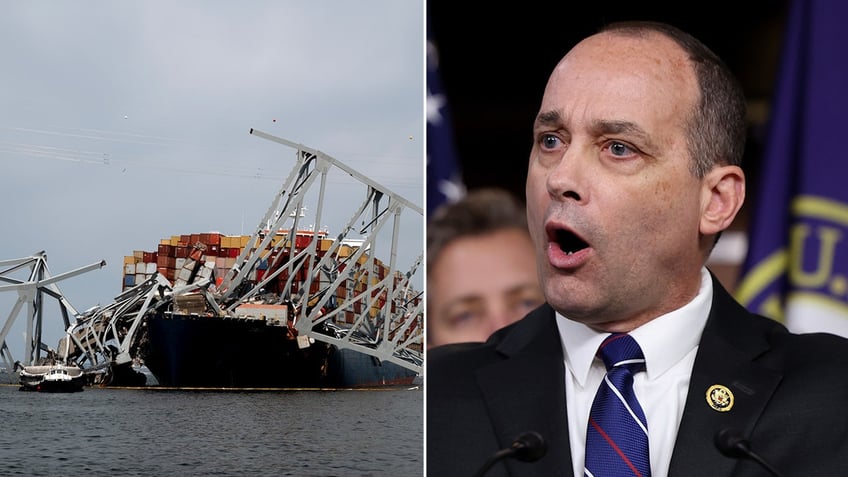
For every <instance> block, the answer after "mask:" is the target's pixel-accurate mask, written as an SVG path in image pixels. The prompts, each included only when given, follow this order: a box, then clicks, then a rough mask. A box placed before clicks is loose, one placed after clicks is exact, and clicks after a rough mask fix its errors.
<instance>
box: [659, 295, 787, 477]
mask: <svg viewBox="0 0 848 477" xmlns="http://www.w3.org/2000/svg"><path fill="white" fill-rule="evenodd" d="M713 290H714V292H713V293H714V296H713V306H712V309H711V311H710V317H709V319H708V321H707V324H706V326H705V328H704V333H703V336H702V337H701V341H700V345H699V348H698V354H697V357H696V358H695V364H694V368H693V372H692V379H691V381H690V383H689V394H688V396H687V398H686V407H685V409H684V412H683V420H682V421H681V423H680V429H679V431H678V433H677V441H676V444H675V447H674V452H673V454H672V459H671V467H670V471H669V472H670V475H685V476H692V477H698V476H705V477H706V476H714V475H730V473H731V471H732V469H733V467H734V466H735V464H736V461H735V460H733V459H730V458H727V457H725V456H723V455H722V454H721V453H720V452H719V451H718V450H717V449H716V447H715V444H714V436H715V434H716V433H717V432H718V431H719V430H721V429H724V428H735V429H737V430H739V431H741V432H743V434H745V435H749V434H750V431H751V430H752V429H753V427H754V425H755V424H756V422H757V419H759V417H760V415H761V414H762V412H763V409H764V408H765V406H766V404H767V402H768V400H769V399H770V398H771V396H772V394H773V393H774V390H775V388H776V387H777V384H778V383H779V382H780V379H781V374H779V373H777V372H775V371H774V370H771V369H767V368H763V367H762V366H760V365H758V364H757V363H756V362H755V359H756V358H757V357H758V356H760V355H761V354H763V353H765V352H767V351H768V348H769V347H768V344H767V342H766V340H765V337H764V335H763V333H762V332H761V331H759V330H757V329H756V328H755V325H754V324H753V323H752V320H749V319H747V317H746V315H747V314H748V312H747V311H746V310H745V309H744V308H742V307H741V306H740V305H739V304H738V303H736V302H735V301H734V300H733V299H732V298H731V297H730V295H728V293H727V292H726V291H725V290H724V289H723V288H722V287H721V285H720V284H719V283H718V282H717V281H716V280H715V279H714V280H713ZM714 385H718V386H721V387H723V388H724V389H729V390H730V392H731V393H732V394H733V400H732V401H731V402H730V405H729V406H727V407H726V410H725V411H717V410H715V409H713V408H712V407H711V405H710V402H711V401H712V399H710V398H709V397H708V395H707V392H708V389H710V387H711V386H714Z"/></svg>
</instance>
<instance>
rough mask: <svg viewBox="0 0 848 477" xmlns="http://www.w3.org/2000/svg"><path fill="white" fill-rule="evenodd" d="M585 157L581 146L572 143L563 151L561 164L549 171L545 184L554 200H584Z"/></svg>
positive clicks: (558, 163)
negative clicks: (580, 149)
mask: <svg viewBox="0 0 848 477" xmlns="http://www.w3.org/2000/svg"><path fill="white" fill-rule="evenodd" d="M584 155H585V152H583V153H581V152H580V151H579V146H578V145H577V144H575V143H572V144H571V146H570V147H568V148H567V149H566V150H565V151H563V153H562V157H561V158H560V160H559V162H557V163H556V165H554V166H553V167H552V168H551V169H550V170H549V171H548V176H547V180H546V182H545V184H546V186H547V189H548V194H549V195H550V196H551V198H552V199H553V200H568V199H570V200H574V201H577V202H580V201H581V200H582V199H583V197H582V194H583V192H582V190H581V189H582V188H581V184H582V181H583V178H584V175H585V171H584V170H583V169H584V166H583V161H584V159H585V158H584Z"/></svg>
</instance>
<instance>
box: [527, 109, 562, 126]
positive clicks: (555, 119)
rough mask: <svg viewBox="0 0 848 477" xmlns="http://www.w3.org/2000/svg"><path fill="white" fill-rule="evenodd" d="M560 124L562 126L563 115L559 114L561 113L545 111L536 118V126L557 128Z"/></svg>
mask: <svg viewBox="0 0 848 477" xmlns="http://www.w3.org/2000/svg"><path fill="white" fill-rule="evenodd" d="M560 124H562V115H560V114H559V111H544V112H540V113H539V115H538V116H536V123H535V124H534V126H557V125H560Z"/></svg>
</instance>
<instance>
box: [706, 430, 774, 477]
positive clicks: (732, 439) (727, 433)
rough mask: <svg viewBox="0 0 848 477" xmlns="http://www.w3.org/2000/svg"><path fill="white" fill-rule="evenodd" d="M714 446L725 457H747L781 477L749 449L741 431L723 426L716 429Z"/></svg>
mask: <svg viewBox="0 0 848 477" xmlns="http://www.w3.org/2000/svg"><path fill="white" fill-rule="evenodd" d="M714 441H715V446H716V447H717V448H718V450H719V451H721V453H722V454H724V455H725V456H726V457H730V458H733V459H744V458H748V459H751V460H753V461H755V462H756V463H758V464H760V465H761V466H762V467H763V468H764V469H766V470H767V471H769V473H771V475H773V476H774V477H781V475H780V473H779V472H778V471H776V470H775V469H774V467H772V466H771V465H769V463H768V462H766V461H765V459H763V458H762V457H760V456H759V455H758V454H756V453H755V452H754V451H752V450H751V445H750V443H749V442H748V439H745V438H744V437H743V436H742V433H741V432H739V431H738V430H736V429H733V428H729V427H728V428H725V429H722V430H720V431H718V432H717V433H716V435H715V439H714Z"/></svg>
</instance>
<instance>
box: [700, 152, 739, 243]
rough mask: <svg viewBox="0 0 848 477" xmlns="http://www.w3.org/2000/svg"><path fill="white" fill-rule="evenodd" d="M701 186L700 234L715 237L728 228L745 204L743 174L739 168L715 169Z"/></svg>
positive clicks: (723, 167)
mask: <svg viewBox="0 0 848 477" xmlns="http://www.w3.org/2000/svg"><path fill="white" fill-rule="evenodd" d="M701 184H702V187H703V189H702V193H701V233H702V234H704V235H715V234H717V233H719V232H721V231H722V230H725V229H727V228H728V227H730V224H731V223H732V222H733V219H734V218H736V214H737V213H738V212H739V209H741V208H742V203H743V202H745V173H744V172H742V169H741V168H740V167H739V166H721V167H715V168H713V169H712V170H711V171H710V172H708V173H707V175H706V177H704V180H703V181H702V182H701Z"/></svg>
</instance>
